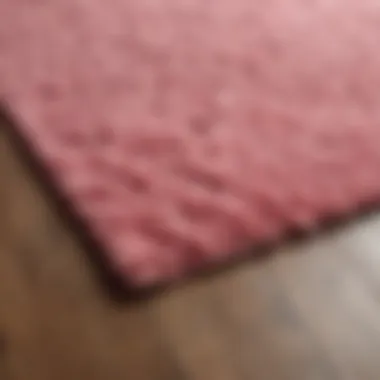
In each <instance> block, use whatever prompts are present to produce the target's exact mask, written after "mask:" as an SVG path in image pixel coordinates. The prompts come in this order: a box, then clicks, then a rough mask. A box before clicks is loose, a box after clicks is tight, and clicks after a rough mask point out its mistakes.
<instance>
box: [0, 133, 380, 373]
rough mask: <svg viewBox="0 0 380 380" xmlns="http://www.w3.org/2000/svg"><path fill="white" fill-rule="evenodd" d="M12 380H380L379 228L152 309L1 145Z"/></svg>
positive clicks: (288, 253) (180, 294) (2, 259)
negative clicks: (110, 283) (109, 276)
mask: <svg viewBox="0 0 380 380" xmlns="http://www.w3.org/2000/svg"><path fill="white" fill-rule="evenodd" d="M0 183H1V186H0V379H1V380H52V379H54V380H61V379H62V380H66V379H70V380H76V379H78V380H98V379H99V380H100V379H113V380H117V379H123V380H125V379H133V380H161V379H162V380H177V379H178V380H182V379H184V380H235V379H237V380H240V379H241V380H246V379H260V380H261V379H262V380H294V379H297V380H338V379H339V380H351V379H352V380H378V379H380V217H379V216H376V215H373V216H371V217H368V218H366V219H362V220H361V221H358V222H356V223H351V224H349V225H346V226H344V227H341V228H339V229H334V230H333V231H331V232H329V233H323V234H321V235H319V236H316V237H313V238H310V239H308V240H304V241H302V242H298V243H289V244H287V245H284V246H283V247H282V248H281V249H278V250H277V252H274V254H272V255H270V257H268V258H266V259H262V260H260V261H257V260H249V261H246V262H245V263H242V264H240V265H236V266H234V267H233V268H230V269H226V270H223V271H220V272H219V273H216V274H212V275H209V276H204V277H202V278H198V279H194V280H191V281H188V282H186V283H184V284H180V285H176V286H173V287H172V288H171V289H167V290H165V291H162V292H159V293H157V294H153V295H151V296H145V297H141V298H140V299H137V298H136V299H134V298H132V297H125V299H124V300H121V299H116V298H115V297H111V296H110V292H109V291H106V288H107V286H105V283H104V281H101V279H100V276H99V271H98V269H97V265H95V264H94V260H93V259H92V252H88V249H87V250H86V249H84V248H83V246H82V244H81V243H80V242H79V240H78V238H77V236H76V234H75V233H74V232H72V231H70V229H69V228H68V226H67V224H65V223H64V222H62V220H61V218H60V217H58V216H57V213H56V211H55V208H54V207H53V206H52V204H53V202H52V201H50V200H47V197H46V195H45V193H44V192H43V191H42V190H41V187H40V186H39V184H38V181H36V180H35V178H34V176H33V175H32V174H31V173H30V172H29V170H28V169H27V168H26V165H25V163H24V162H23V161H22V160H20V159H19V158H18V156H17V154H16V153H15V151H14V149H13V148H12V144H11V143H10V141H9V138H8V137H6V136H5V134H4V133H3V132H1V134H0Z"/></svg>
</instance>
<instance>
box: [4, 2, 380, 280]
mask: <svg viewBox="0 0 380 380" xmlns="http://www.w3.org/2000/svg"><path fill="white" fill-rule="evenodd" d="M379 46H380V3H379V1H378V0H362V1H357V0H310V1H305V0H256V1H255V0H233V1H232V0H208V1H206V0H108V1H105V0H34V1H32V0H29V1H27V0H1V2H0V96H1V99H2V101H3V102H4V103H5V104H6V105H7V106H8V107H10V109H11V110H12V111H13V113H14V114H15V115H16V118H17V123H18V125H19V128H20V130H21V131H22V134H23V135H24V136H25V138H26V139H27V140H28V141H29V142H30V143H31V145H32V148H33V149H34V151H35V153H36V156H38V158H39V159H40V161H41V162H42V163H43V165H44V166H45V167H46V168H47V169H48V170H49V171H50V172H51V174H52V175H53V178H54V180H55V181H56V184H57V185H58V187H59V188H60V189H61V190H62V192H63V194H65V195H66V196H67V197H68V198H69V199H70V200H71V202H72V204H73V206H74V208H75V210H76V211H77V214H78V216H80V217H82V218H83V219H84V220H85V222H86V223H87V224H88V225H89V227H90V229H91V231H92V232H93V234H94V236H96V237H97V238H98V240H99V241H100V242H101V243H102V245H103V248H105V253H106V254H107V256H108V258H109V262H110V264H111V265H112V266H113V267H114V268H115V271H116V272H117V273H118V274H119V275H120V276H121V277H122V278H123V279H125V281H126V282H127V283H131V284H133V285H135V286H147V285H153V284H157V283H161V282H166V281H168V280H173V279H175V278H179V277H182V276H184V275H185V274H188V273H189V272H192V271H194V270H196V269H200V268H203V267H205V266H210V265H215V264H216V263H218V262H224V261H226V260H228V259H229V258H231V257H232V256H236V255H239V252H242V250H243V248H246V247H248V246H251V245H252V244H255V243H262V242H267V241H272V240H276V239H279V238H281V237H282V236H283V235H284V234H286V233H287V232H288V231H289V230H291V229H295V228H296V229H311V228H314V227H315V226H316V225H317V224H318V223H320V222H321V221H322V219H325V218H328V217H332V216H337V215H346V214H348V213H351V212H353V211H354V210H355V209H357V208H358V207H359V206H360V205H362V204H364V203H367V202H373V201H377V200H380V51H379Z"/></svg>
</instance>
